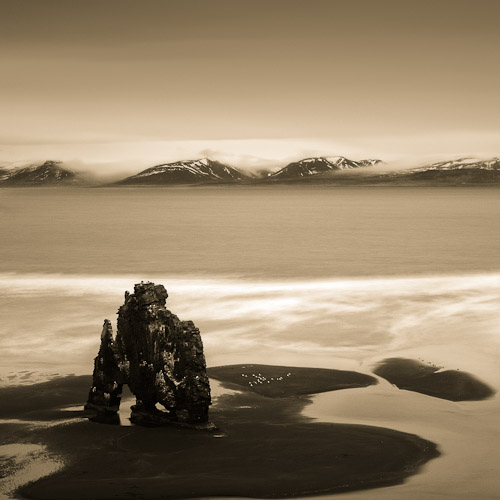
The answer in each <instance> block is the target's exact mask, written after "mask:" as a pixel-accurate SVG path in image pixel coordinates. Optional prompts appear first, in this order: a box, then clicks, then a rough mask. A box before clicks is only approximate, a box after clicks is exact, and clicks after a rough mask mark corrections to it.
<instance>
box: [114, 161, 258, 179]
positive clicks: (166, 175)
mask: <svg viewBox="0 0 500 500" xmlns="http://www.w3.org/2000/svg"><path fill="white" fill-rule="evenodd" d="M248 178H249V176H247V175H245V174H244V173H243V172H241V171H240V170H238V169H236V168H234V167H231V166H229V165H226V164H224V163H221V162H219V161H217V160H210V159H208V158H201V159H199V160H181V161H176V162H172V163H162V164H160V165H155V166H154V167H150V168H147V169H145V170H142V171H141V172H139V173H138V174H135V175H131V176H129V177H126V178H125V179H122V180H120V181H117V182H114V183H113V184H112V185H144V184H147V185H151V184H198V183H213V182H227V183H230V182H238V181H241V180H244V179H248Z"/></svg>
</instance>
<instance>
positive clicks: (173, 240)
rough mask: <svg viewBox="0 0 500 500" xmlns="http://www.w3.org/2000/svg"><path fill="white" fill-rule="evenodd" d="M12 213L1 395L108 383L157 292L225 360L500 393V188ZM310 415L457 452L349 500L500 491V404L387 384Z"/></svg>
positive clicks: (336, 192)
mask: <svg viewBox="0 0 500 500" xmlns="http://www.w3.org/2000/svg"><path fill="white" fill-rule="evenodd" d="M0 213H1V218H0V234H1V244H0V303H1V304H2V306H1V307H0V367H1V369H0V378H1V379H0V383H1V384H18V383H33V382H34V381H37V380H44V379H47V378H50V377H53V376H58V375H61V374H67V373H90V372H91V370H92V360H93V357H94V356H95V353H96V351H97V349H98V344H99V335H100V329H101V325H102V321H103V319H104V318H109V319H111V320H114V319H115V313H116V310H117V308H118V306H119V305H120V304H121V303H122V302H123V293H124V291H125V290H132V288H133V285H134V283H137V282H138V281H140V280H151V281H155V282H157V283H163V284H164V285H165V286H166V287H167V289H168V291H169V295H170V296H169V299H168V302H167V305H168V306H169V308H170V309H171V310H172V311H173V312H175V313H176V314H178V315H179V317H180V318H181V319H192V320H193V321H194V322H195V323H196V325H197V326H199V327H200V329H201V332H202V336H203V341H204V344H205V352H206V357H207V362H208V364H209V365H212V366H214V365H218V364H227V363H237V362H242V363H247V362H256V363H274V364H290V365H302V366H318V367H331V368H343V369H355V370H359V371H363V372H367V373H369V372H370V370H371V369H372V367H373V365H374V364H375V363H376V362H377V361H380V360H381V359H384V358H386V357H394V356H403V357H412V358H417V357H418V358H421V359H425V360H426V361H428V362H430V363H433V364H437V365H440V366H444V367H446V368H451V369H457V368H460V369H461V370H465V371H470V372H472V373H475V374H476V375H477V376H478V377H480V378H481V379H482V380H484V381H485V382H487V383H489V384H490V385H492V386H493V387H494V388H495V389H497V390H498V389H500V365H499V363H498V359H499V355H500V330H499V325H500V259H499V257H498V256H499V255H500V194H499V191H498V190H496V189H487V188H477V189H476V188H429V189H427V188H417V189H414V188H382V187H377V188H331V187H327V188H325V187H306V188H297V187H290V188H276V187H273V188H262V189H259V188H244V187H241V188H215V187H214V188H179V189H72V190H57V189H47V190H36V189H3V190H0ZM306 411H307V412H308V415H309V416H312V417H315V418H319V419H322V420H327V421H355V422H357V423H366V424H370V425H382V426H388V427H393V428H400V429H401V430H405V431H407V432H414V433H417V434H419V435H422V436H423V437H427V438H428V439H431V440H434V441H436V442H437V443H438V445H439V446H440V447H441V450H442V451H443V458H440V459H438V460H435V461H432V462H431V463H430V464H429V465H428V466H427V467H426V469H425V471H424V474H422V475H419V476H416V477H415V478H412V479H411V480H410V481H409V482H408V483H407V484H405V485H404V486H402V487H395V488H389V489H384V490H374V491H371V492H361V493H353V494H350V495H351V496H346V498H350V499H352V500H354V499H357V498H360V499H361V498H363V499H364V498H370V499H374V498H395V499H396V498H403V499H405V498H406V499H412V500H413V499H419V500H421V499H429V500H430V499H435V498H446V497H447V496H449V495H452V496H453V497H454V498H462V499H464V500H466V499H468V498H479V499H482V500H486V499H489V498H495V495H496V494H497V492H498V491H499V490H500V482H499V479H498V478H499V477H500V471H499V470H498V464H500V445H499V443H500V432H499V431H498V425H497V416H498V413H499V411H500V404H499V400H498V398H497V397H494V398H493V399H491V400H489V401H485V402H478V403H451V402H447V401H441V400H436V399H434V398H429V397H426V396H422V395H418V394H415V393H408V392H404V391H397V390H396V389H394V388H393V387H392V386H390V384H385V385H384V384H383V383H381V384H379V385H378V386H375V387H374V388H371V389H368V390H357V391H352V392H350V391H340V392H338V393H329V394H327V395H323V396H318V397H317V398H316V399H315V403H314V404H313V405H311V406H310V407H308V409H306ZM457 443H461V445H460V446H458V445H457ZM464 463H467V464H468V467H467V468H464V465H463V464H464ZM422 478H423V479H422ZM419 481H421V482H419ZM422 481H423V482H422ZM377 495H378V496H377ZM342 497H343V495H342V496H336V497H335V498H337V499H340V498H342Z"/></svg>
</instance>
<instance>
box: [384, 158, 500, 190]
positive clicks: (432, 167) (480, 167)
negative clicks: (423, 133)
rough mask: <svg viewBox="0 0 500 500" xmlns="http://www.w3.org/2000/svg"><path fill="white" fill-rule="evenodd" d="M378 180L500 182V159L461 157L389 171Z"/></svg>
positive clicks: (423, 183) (460, 183)
mask: <svg viewBox="0 0 500 500" xmlns="http://www.w3.org/2000/svg"><path fill="white" fill-rule="evenodd" d="M377 181H378V182H384V181H390V182H400V183H412V184H419V185H473V184H478V185H479V184H498V183H500V159H498V158H490V159H486V160H485V159H482V160H480V159H477V158H460V159H458V160H447V161H440V162H437V163H431V164H429V165H425V166H421V167H416V168H411V169H407V170H399V171H394V172H388V173H385V174H383V175H380V176H378V178H377Z"/></svg>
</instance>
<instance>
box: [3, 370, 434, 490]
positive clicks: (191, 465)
mask: <svg viewBox="0 0 500 500" xmlns="http://www.w3.org/2000/svg"><path fill="white" fill-rule="evenodd" d="M243 366H245V367H247V368H243ZM247 369H248V370H250V372H249V373H247V372H246V370H247ZM255 369H257V370H258V371H252V370H255ZM238 370H239V377H240V378H241V379H246V377H242V376H241V374H242V373H243V374H244V375H245V374H246V375H251V373H255V374H256V375H257V374H260V376H261V377H265V378H266V380H265V386H266V390H268V389H267V386H269V391H270V388H271V387H272V386H275V388H276V391H277V392H280V391H281V392H280V393H279V394H278V395H274V394H271V393H270V392H268V393H267V394H266V395H263V394H260V393H258V392H256V391H254V390H253V387H250V386H248V385H247V386H245V384H244V383H243V384H242V383H238V384H237V383H236V382H235V380H236V375H237V374H238ZM283 370H285V371H284V372H283ZM210 372H212V373H211V376H212V377H217V378H218V379H219V380H223V383H224V384H226V383H227V382H226V379H227V380H228V381H229V385H230V387H231V388H235V387H238V390H239V391H240V392H236V393H234V392H232V391H230V392H229V393H227V394H223V395H222V396H219V397H218V398H217V400H216V403H215V404H214V406H213V407H212V409H211V412H210V419H211V421H213V422H214V423H215V424H216V425H217V427H218V429H217V430H216V431H214V432H206V431H196V430H193V429H186V428H179V427H176V426H167V427H156V428H145V427H140V426H120V425H105V424H99V423H95V422H90V421H88V420H87V419H82V418H81V417H84V416H85V415H86V413H85V412H84V411H69V410H68V411H64V410H63V411H61V407H62V406H64V405H73V404H75V403H78V404H81V405H82V406H83V402H84V400H85V397H86V394H87V390H88V387H89V383H90V378H89V377H66V378H62V379H59V380H57V381H56V380H54V381H52V382H48V383H45V384H37V385H36V386H29V387H17V388H10V389H2V390H1V391H0V392H2V394H0V395H1V396H2V401H6V405H5V406H4V408H3V409H2V410H1V412H0V416H1V417H2V418H9V417H12V415H13V413H14V412H15V414H16V418H17V419H21V420H22V419H26V425H23V424H21V423H19V422H18V423H16V424H7V423H5V424H2V425H0V436H1V444H8V443H37V444H42V445H45V446H46V447H47V449H48V450H49V451H50V452H51V453H52V454H54V455H55V456H58V457H60V458H61V459H62V460H63V461H64V463H65V466H64V467H63V468H62V469H61V470H60V471H58V472H56V473H54V474H52V475H50V476H47V477H45V478H43V479H40V480H38V481H36V482H33V483H30V484H28V485H25V486H24V487H22V488H21V489H20V490H19V493H20V494H21V495H22V496H23V497H25V498H32V499H52V500H53V499H68V498H71V499H102V500H104V499H111V498H129V497H130V498H133V497H137V498H144V499H160V498H161V499H165V498H172V499H173V498H196V497H206V496H243V497H255V498H272V497H288V496H301V495H311V494H321V493H334V492H342V491H350V490H356V489H367V488H375V487H380V486H388V485H392V484H398V483H401V482H403V481H404V479H405V478H407V477H408V476H410V475H413V474H415V473H417V472H418V470H419V467H420V466H421V465H422V464H424V463H426V462H427V461H428V460H430V459H432V458H435V457H437V456H438V455H439V452H438V451H437V449H436V445H435V444H434V443H431V442H429V441H426V440H424V439H421V438H420V437H418V436H416V435H413V434H407V433H402V432H397V431H393V430H390V429H384V428H380V427H369V426H362V425H347V424H344V425H343V424H329V423H328V424H325V423H312V422H311V421H310V420H309V419H307V418H305V417H303V416H302V415H301V410H302V409H303V408H304V406H305V405H307V404H309V403H310V399H309V398H308V397H307V396H306V395H305V394H306V391H307V394H313V393H315V392H319V391H325V390H335V388H336V389H340V388H342V386H344V385H346V384H347V386H348V387H356V386H357V387H363V386H366V385H370V384H372V383H373V380H374V379H372V377H369V376H367V375H363V374H359V373H354V372H341V371H337V370H317V369H305V368H293V367H273V366H263V365H241V366H229V367H217V368H212V369H211V370H210ZM327 372H331V373H327ZM283 373H284V374H283ZM287 373H291V374H292V375H290V376H288V377H286V375H287ZM299 374H300V376H299ZM349 374H351V375H349ZM282 376H283V380H277V381H276V384H274V382H275V381H274V380H272V381H270V383H269V384H267V379H268V378H271V377H272V378H273V379H274V378H275V377H277V378H278V379H279V378H280V377H282ZM294 376H295V378H294ZM285 378H286V379H288V380H289V382H290V385H289V387H288V389H287V390H285V391H284V392H283V390H284V388H285V387H286V385H287V382H286V381H285ZM349 378H350V380H349ZM370 379H372V380H370ZM301 380H302V381H303V386H301V384H300V381H301ZM315 380H316V381H317V383H316V384H315ZM327 380H329V382H328V384H330V388H326V385H325V384H326V382H327ZM335 380H337V387H335ZM279 382H283V384H282V385H281V387H280V385H279ZM257 385H259V386H260V385H262V386H264V382H263V383H262V384H257ZM278 389H279V391H278ZM359 390H360V391H362V390H363V389H361V388H360V389H359ZM3 391H8V394H9V398H10V399H11V401H10V403H9V404H7V400H6V399H4V396H6V394H3ZM16 394H17V396H16ZM76 400H78V401H76ZM41 401H43V404H41ZM68 417H72V418H74V422H72V423H69V424H64V425H53V426H41V425H40V426H33V425H30V424H29V422H28V421H33V420H38V421H40V420H45V421H51V420H52V421H55V420H56V419H60V418H65V419H67V418H68Z"/></svg>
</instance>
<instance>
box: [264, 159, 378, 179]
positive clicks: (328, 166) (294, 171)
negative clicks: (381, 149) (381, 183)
mask: <svg viewBox="0 0 500 500" xmlns="http://www.w3.org/2000/svg"><path fill="white" fill-rule="evenodd" d="M380 162H381V160H359V161H354V160H349V159H348V158H345V157H344V156H321V157H315V158H305V159H304V160H300V161H296V162H293V163H289V164H288V165H287V166H286V167H284V168H282V169H281V170H278V171H277V172H274V173H272V174H270V175H269V176H268V178H269V179H292V178H300V177H309V176H311V175H318V174H323V173H326V172H332V171H335V170H350V169H353V168H360V167H369V166H372V165H376V164H377V163H380Z"/></svg>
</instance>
